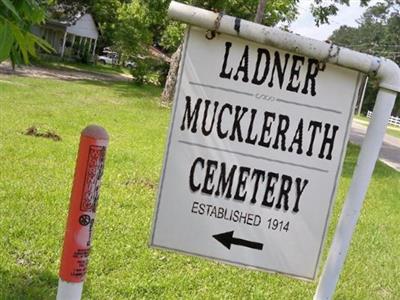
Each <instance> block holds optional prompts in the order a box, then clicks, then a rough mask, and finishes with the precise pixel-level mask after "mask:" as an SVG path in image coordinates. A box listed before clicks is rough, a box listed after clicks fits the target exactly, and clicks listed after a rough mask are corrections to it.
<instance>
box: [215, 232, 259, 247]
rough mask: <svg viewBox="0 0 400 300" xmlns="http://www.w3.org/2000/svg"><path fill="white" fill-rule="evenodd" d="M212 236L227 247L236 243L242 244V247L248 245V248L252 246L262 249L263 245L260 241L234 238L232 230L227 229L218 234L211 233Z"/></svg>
mask: <svg viewBox="0 0 400 300" xmlns="http://www.w3.org/2000/svg"><path fill="white" fill-rule="evenodd" d="M213 238H214V239H216V240H217V241H218V242H220V243H221V244H222V245H224V246H225V247H226V248H228V249H231V245H232V244H234V245H238V246H243V247H248V248H253V249H257V250H262V249H263V246H264V244H261V243H257V242H252V241H247V240H243V239H237V238H234V237H233V230H232V231H227V232H224V233H220V234H215V235H213Z"/></svg>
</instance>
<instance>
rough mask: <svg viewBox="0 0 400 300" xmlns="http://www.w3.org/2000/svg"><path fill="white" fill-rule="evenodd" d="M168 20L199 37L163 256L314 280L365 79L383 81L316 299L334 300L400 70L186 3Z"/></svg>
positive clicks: (184, 101)
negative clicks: (167, 253)
mask: <svg viewBox="0 0 400 300" xmlns="http://www.w3.org/2000/svg"><path fill="white" fill-rule="evenodd" d="M169 13H170V15H171V16H172V17H173V18H175V19H177V20H180V21H183V22H186V23H189V24H192V25H195V26H199V27H200V28H194V27H191V28H190V29H189V30H188V33H187V35H186V40H185V49H184V52H183V58H182V60H181V68H180V75H179V81H178V83H177V90H176V98H175V104H174V109H173V116H172V122H171V128H170V136H169V141H168V147H167V153H166V157H165V161H164V168H163V175H162V178H161V184H160V191H159V198H158V202H157V210H156V213H155V219H154V225H153V234H152V240H151V244H152V245H153V246H156V247H160V248H167V249H173V250H178V251H182V252H186V253H189V254H194V255H199V256H203V257H207V258H212V259H217V260H221V261H225V262H228V263H233V264H237V265H244V266H249V267H253V268H258V269H263V270H267V271H272V272H279V273H284V274H288V275H291V276H295V277H301V278H305V279H314V278H315V277H316V273H317V265H318V260H319V257H320V254H321V249H322V243H323V240H324V237H325V233H326V229H327V224H328V217H329V213H330V210H331V207H332V203H333V199H334V195H335V190H336V185H337V181H338V177H339V175H340V168H341V165H342V162H343V157H344V152H345V147H346V143H347V138H348V132H349V126H350V123H351V119H352V113H353V110H354V99H355V98H356V91H357V90H358V85H359V79H360V73H359V71H361V72H363V73H376V74H377V75H378V77H379V78H380V79H381V81H380V86H381V89H380V91H379V93H378V99H377V102H376V107H375V110H374V115H373V116H374V117H373V120H372V121H371V125H370V126H369V129H368V132H367V136H366V138H365V142H364V145H363V147H362V150H361V153H360V157H359V162H358V164H357V167H356V170H355V175H354V178H353V181H352V185H351V187H350V191H349V193H348V197H347V200H346V203H345V206H344V208H343V213H342V216H341V219H340V221H339V224H338V228H337V232H336V235H335V238H334V241H333V244H332V247H331V250H330V254H329V257H328V260H327V263H326V265H325V269H324V272H323V275H322V277H321V280H320V284H319V287H318V291H317V294H316V296H315V299H330V297H331V296H332V295H333V292H334V289H335V286H336V282H337V280H338V277H339V274H340V270H341V267H342V265H343V262H344V259H345V256H346V253H347V249H348V246H349V244H350V240H351V235H352V232H353V230H354V226H355V224H356V221H357V218H358V214H359V211H360V209H361V205H362V202H363V199H364V195H365V193H366V190H367V186H368V183H369V180H370V177H371V174H372V171H373V168H374V165H375V161H376V159H377V156H378V153H379V148H380V146H381V143H382V139H383V135H384V132H385V127H386V123H387V120H388V117H389V115H390V112H391V109H392V107H393V103H394V99H395V97H396V92H398V91H399V84H400V72H399V69H398V67H397V66H396V65H395V64H394V63H393V62H391V61H387V60H381V59H378V58H375V57H372V56H368V55H364V54H360V53H357V52H354V51H351V50H348V49H340V48H339V47H337V46H334V45H331V44H326V43H323V42H319V41H315V40H311V39H307V38H303V37H300V36H297V35H293V34H290V33H287V32H282V31H279V30H277V29H273V28H268V27H264V26H261V25H259V24H255V23H251V22H247V21H243V20H240V19H238V18H234V17H229V16H222V15H221V14H216V13H213V12H209V11H206V10H203V9H198V8H194V7H191V6H187V5H183V4H179V3H177V2H172V3H171V6H170V10H169ZM201 28H203V29H201ZM207 29H208V31H207ZM216 31H218V33H220V34H215V32H216Z"/></svg>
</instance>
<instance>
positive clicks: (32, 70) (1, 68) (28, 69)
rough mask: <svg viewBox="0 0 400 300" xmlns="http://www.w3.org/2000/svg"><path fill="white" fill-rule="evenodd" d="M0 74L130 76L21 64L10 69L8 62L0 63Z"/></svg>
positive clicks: (120, 78)
mask: <svg viewBox="0 0 400 300" xmlns="http://www.w3.org/2000/svg"><path fill="white" fill-rule="evenodd" d="M0 74H5V75H17V76H26V77H39V78H55V79H60V80H97V81H130V80H132V77H130V76H129V75H123V74H101V73H95V72H89V71H73V70H64V69H49V68H44V67H39V66H21V67H17V68H16V69H15V70H13V69H12V67H11V64H10V63H9V62H3V63H1V64H0Z"/></svg>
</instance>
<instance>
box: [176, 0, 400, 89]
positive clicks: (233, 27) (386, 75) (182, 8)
mask: <svg viewBox="0 0 400 300" xmlns="http://www.w3.org/2000/svg"><path fill="white" fill-rule="evenodd" d="M168 14H169V16H170V17H171V18H173V19H175V20H178V21H182V22H185V23H188V24H191V25H195V26H199V27H203V28H206V29H211V30H217V31H218V32H222V33H226V34H229V35H233V36H239V37H241V38H243V39H246V40H250V41H254V42H257V43H261V44H266V45H270V46H273V47H276V48H279V49H283V50H287V51H290V52H294V53H298V54H302V55H305V56H308V57H312V58H316V59H318V60H319V61H321V62H326V63H332V64H335V65H339V66H343V67H346V68H349V69H353V70H357V71H361V72H363V73H367V74H371V75H376V76H377V78H378V79H379V86H380V87H382V88H385V89H388V90H391V91H394V92H398V93H400V68H399V66H398V65H397V64H396V63H394V62H393V61H391V60H389V59H386V58H382V57H375V56H372V55H368V54H364V53H360V52H357V51H354V50H351V49H348V48H344V47H340V46H337V45H335V44H333V43H329V42H322V41H319V40H315V39H311V38H307V37H303V36H300V35H297V34H294V33H290V32H286V31H283V30H280V29H277V28H272V27H267V26H264V25H260V24H257V23H253V22H249V21H246V20H241V19H238V18H235V17H232V16H228V15H221V14H219V13H215V12H211V11H208V10H205V9H201V8H198V7H194V6H190V5H186V4H182V3H179V2H176V1H172V2H171V4H170V6H169V9H168Z"/></svg>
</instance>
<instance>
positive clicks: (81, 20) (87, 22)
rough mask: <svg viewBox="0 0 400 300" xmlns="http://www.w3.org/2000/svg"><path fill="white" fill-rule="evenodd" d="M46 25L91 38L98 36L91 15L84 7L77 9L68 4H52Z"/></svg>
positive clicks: (96, 27)
mask: <svg viewBox="0 0 400 300" xmlns="http://www.w3.org/2000/svg"><path fill="white" fill-rule="evenodd" d="M46 25H49V26H51V27H55V28H59V29H61V30H63V31H66V32H68V33H71V34H75V35H78V36H83V37H90V38H92V39H97V38H98V36H99V29H98V26H97V23H96V22H95V20H94V19H93V17H92V15H91V14H89V13H87V12H86V9H82V8H81V9H77V8H76V7H74V6H70V5H55V6H53V7H52V8H51V9H50V14H49V18H48V20H47V22H46Z"/></svg>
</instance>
